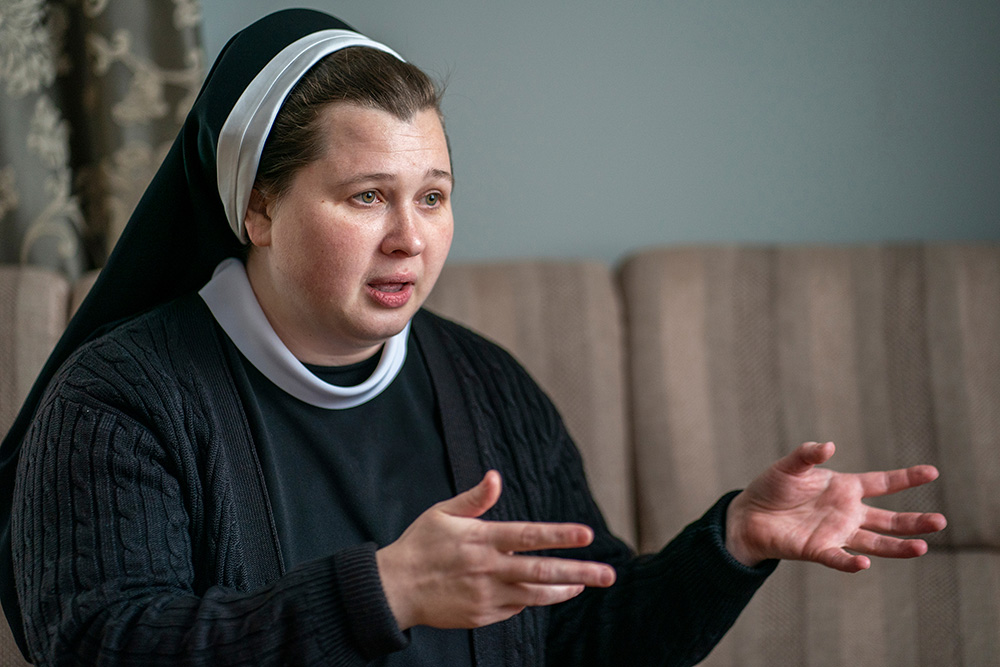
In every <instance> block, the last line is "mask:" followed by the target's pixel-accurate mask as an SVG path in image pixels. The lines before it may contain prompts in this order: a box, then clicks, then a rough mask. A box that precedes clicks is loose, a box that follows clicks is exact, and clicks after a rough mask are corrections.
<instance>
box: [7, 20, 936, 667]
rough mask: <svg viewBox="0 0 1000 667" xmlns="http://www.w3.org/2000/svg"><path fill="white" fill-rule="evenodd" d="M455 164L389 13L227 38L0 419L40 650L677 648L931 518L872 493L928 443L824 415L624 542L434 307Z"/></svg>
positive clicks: (228, 659)
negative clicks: (815, 571)
mask: <svg viewBox="0 0 1000 667" xmlns="http://www.w3.org/2000/svg"><path fill="white" fill-rule="evenodd" d="M452 185H453V179H452V175H451V165H450V158H449V154H448V149H447V142H446V139H445V135H444V130H443V126H442V123H441V118H440V112H439V108H438V95H437V93H436V92H435V91H434V88H433V86H432V85H431V84H430V83H429V81H427V79H426V77H425V76H424V75H423V74H422V73H420V72H419V70H416V68H413V67H412V66H409V65H406V64H405V63H403V62H402V61H400V60H399V59H398V57H397V56H395V54H393V53H392V52H391V51H390V50H388V49H387V48H386V47H385V46H383V45H380V44H377V43H374V42H371V41H370V40H367V39H366V38H364V37H362V36H360V35H357V34H356V33H353V32H347V28H346V26H344V25H343V24H341V23H340V22H338V21H336V20H335V19H332V18H330V17H328V16H325V15H323V14H320V13H317V12H311V11H304V10H296V11H287V12H279V13H277V14H273V15H271V16H269V17H267V18H265V19H262V20H261V21H259V22H258V23H256V24H254V25H252V26H250V27H249V28H247V29H246V30H244V31H243V32H241V33H240V34H239V35H237V36H236V37H235V38H234V39H233V40H232V41H231V42H230V43H229V44H228V45H227V47H226V49H225V50H224V51H223V53H222V55H221V56H220V58H219V60H218V61H217V62H216V64H215V66H214V67H213V69H212V71H211V72H210V74H209V76H208V79H207V81H206V83H205V86H204V88H203V90H202V93H201V95H200V96H199V99H198V101H197V102H196V104H195V106H194V108H193V110H192V112H191V115H190V116H189V118H188V120H187V121H186V123H185V126H184V128H183V129H182V131H181V133H180V136H179V137H178V140H177V142H176V144H175V145H174V147H173V150H172V151H171V153H170V155H168V157H167V159H166V160H165V162H164V165H163V167H162V168H161V170H160V172H159V173H158V174H157V176H156V178H155V179H154V181H153V183H152V184H151V186H150V188H149V190H148V191H147V193H146V195H145V197H144V198H143V200H142V201H141V202H140V204H139V206H138V208H137V210H136V212H135V214H134V215H133V218H132V221H131V222H130V224H129V227H128V228H127V229H126V231H125V233H124V234H123V236H122V239H121V241H120V242H119V245H118V247H117V248H116V251H115V254H114V255H113V257H112V258H111V260H110V261H109V263H108V266H107V267H106V268H105V270H104V271H103V272H102V275H101V279H100V281H99V282H98V284H97V285H95V287H94V289H93V291H92V292H91V295H90V296H89V297H88V300H87V301H86V302H85V304H84V306H83V307H82V308H81V311H80V313H79V314H78V315H77V316H76V317H75V318H74V320H73V322H72V323H71V325H70V327H69V329H68V331H67V333H66V335H65V336H64V338H63V340H62V341H61V342H60V345H59V346H58V347H57V349H56V351H55V352H54V353H53V357H52V359H50V361H49V364H48V365H47V367H46V369H45V370H44V371H43V374H42V376H41V377H40V378H39V381H38V383H37V386H36V389H35V391H33V393H32V395H31V397H29V400H28V402H27V403H26V405H25V407H24V408H23V410H22V414H21V415H20V417H19V420H18V422H17V423H16V424H15V427H14V428H13V429H12V431H11V433H10V434H9V435H8V437H7V440H6V441H5V443H4V447H3V461H4V470H3V475H4V480H5V481H6V480H13V479H14V478H15V473H14V462H15V461H16V450H17V448H18V447H21V449H22V451H21V453H20V460H19V463H17V464H16V489H15V492H14V498H13V505H12V511H11V531H10V533H9V534H10V536H11V537H10V540H11V544H10V549H12V553H13V574H14V579H15V580H16V583H17V587H18V594H19V597H20V600H21V611H20V615H21V616H23V619H24V631H25V632H24V635H25V638H26V641H27V645H28V646H29V647H30V651H31V653H32V655H33V657H34V658H35V659H36V661H38V662H41V663H56V662H59V663H63V662H72V661H74V660H76V661H79V662H83V663H89V662H95V661H97V660H98V659H100V660H101V661H103V662H107V663H109V664H116V663H119V662H121V663H135V662H139V661H142V662H143V663H147V664H157V663H164V664H187V663H191V664H212V665H219V664H230V663H234V664H235V663H252V664H262V663H282V664H283V663H291V664H366V663H368V662H375V663H376V664H387V665H388V664H400V665H402V664H405V665H420V664H428V665H440V664H448V665H462V664H469V665H471V664H477V665H493V664H496V665H501V664H503V665H506V664H525V665H534V664H543V663H545V662H548V663H550V664H601V665H604V664H612V663H620V664H649V663H667V664H685V663H690V662H693V661H697V660H699V659H701V657H703V656H704V655H705V654H706V653H707V652H708V650H710V649H711V647H712V646H713V645H714V644H715V643H716V642H717V641H718V639H719V638H721V636H722V634H723V633H724V632H725V630H726V629H727V628H728V627H729V626H730V625H731V624H732V622H733V621H734V620H735V617H736V615H737V614H738V613H739V611H740V610H741V609H742V608H743V606H744V605H745V604H746V602H747V601H748V600H749V599H750V597H751V595H752V594H753V592H754V591H755V590H756V588H757V586H759V585H760V584H761V583H762V582H763V580H764V579H765V578H766V576H767V574H768V573H769V572H770V571H771V570H772V569H773V568H774V566H775V562H774V560H773V559H776V558H807V559H811V560H817V561H819V562H823V563H825V564H827V565H830V566H833V567H837V568H839V569H844V570H857V569H861V568H863V567H866V566H867V564H868V562H867V559H866V558H865V557H863V556H852V555H850V554H848V553H847V552H846V551H844V547H849V548H853V549H857V550H860V551H863V552H865V553H871V554H875V555H883V556H899V557H902V556H913V555H919V554H921V553H923V552H924V551H925V550H926V545H925V544H924V543H923V542H922V541H919V540H900V539H896V538H890V537H884V536H877V535H876V534H875V533H873V532H871V531H879V532H886V533H888V532H891V533H893V534H895V535H911V534H916V533H920V532H929V531H931V530H937V529H940V528H941V527H943V517H941V516H940V515H916V514H895V513H889V512H881V511H878V510H870V509H867V508H865V506H864V505H862V504H861V502H860V500H861V498H862V497H863V496H865V495H872V494H873V493H876V492H877V493H889V492H893V491H897V490H901V489H904V488H908V487H911V486H914V485H916V484H920V483H923V482H926V481H930V480H931V479H933V477H934V476H936V471H934V470H933V469H932V468H929V467H915V468H910V469H907V470H905V471H895V472H892V473H868V474H866V475H836V474H835V473H831V472H829V471H822V470H819V469H816V468H814V465H815V464H818V463H822V462H824V461H826V460H827V459H828V458H829V457H830V456H831V455H832V449H833V448H832V444H830V443H826V444H816V443H810V444H807V445H804V446H803V447H802V448H800V449H799V450H797V451H796V452H795V453H794V454H792V455H790V456H789V457H787V458H786V459H782V460H781V461H779V462H778V463H777V464H775V465H774V466H773V467H772V468H771V469H769V470H768V471H767V472H766V473H765V474H764V475H762V476H761V477H760V478H758V480H756V481H755V482H754V483H753V484H751V486H750V487H749V488H748V489H747V490H746V491H744V492H743V493H741V494H738V495H737V494H729V495H727V496H726V497H725V498H723V499H721V500H720V501H719V502H718V503H717V504H716V505H715V506H714V507H713V508H711V509H710V510H709V512H708V513H707V514H706V515H705V516H704V517H703V518H702V519H700V520H699V521H697V522H695V523H693V524H691V526H689V527H688V528H687V529H685V530H684V531H683V532H682V533H681V535H679V536H678V537H677V538H676V539H675V540H674V541H672V542H671V544H670V545H668V546H667V547H665V548H664V549H663V550H662V551H661V552H660V553H658V554H655V555H651V556H645V557H642V558H635V557H633V555H632V554H631V553H630V552H629V551H628V549H627V548H626V547H625V546H624V545H623V544H622V543H621V542H620V541H619V540H617V539H616V538H614V537H613V536H612V535H610V533H609V532H608V530H607V528H606V526H605V525H604V522H603V520H602V518H601V516H600V513H599V511H598V510H597V508H596V506H595V505H594V503H593V500H592V499H591V497H590V493H589V491H588V489H587V486H586V481H585V479H584V476H583V472H582V466H581V464H580V460H579V456H578V454H577V452H576V450H575V448H574V447H573V445H572V443H571V441H570V439H569V437H568V435H567V434H566V432H565V429H564V428H563V426H562V424H561V421H560V419H559V417H558V415H557V413H556V411H555V410H554V408H553V407H552V405H551V404H550V403H549V402H548V400H547V399H546V398H545V396H544V395H543V394H542V393H541V392H540V391H539V390H538V388H537V387H536V386H535V385H534V383H533V382H532V381H531V380H530V378H528V376H527V375H526V374H525V373H524V371H523V370H522V369H521V368H520V367H519V366H518V365H517V364H516V363H515V362H514V361H513V360H512V359H511V358H510V357H509V356H508V355H506V354H505V353H503V352H502V351H500V350H498V349H497V348H496V347H495V346H493V345H491V344H489V343H487V342H485V341H483V340H482V339H480V338H478V337H476V336H475V335H473V334H471V333H470V332H468V331H466V330H464V329H462V328H461V327H458V326H456V325H454V324H451V323H449V322H446V321H444V320H441V319H439V318H437V317H435V316H433V315H431V314H429V313H427V312H425V311H422V310H420V306H421V304H422V303H423V300H424V299H425V298H426V296H427V294H428V293H429V292H430V290H431V288H432V287H433V284H434V281H435V280H436V278H437V275H438V272H439V271H440V269H441V266H442V264H443V262H444V260H445V257H446V255H447V251H448V247H449V245H450V240H451V232H452V216H451V206H450V199H451V190H452ZM496 471H499V474H498V472H496ZM501 475H502V478H503V484H504V486H505V489H504V490H503V491H501ZM4 488H9V486H5V487H4ZM460 491H461V493H459V492H460ZM456 494H457V495H456ZM3 502H4V503H8V502H10V499H9V498H8V497H7V496H6V495H5V496H4V501H3ZM820 505H824V506H826V507H832V508H833V511H827V512H825V513H823V514H822V516H821V515H820V512H819V511H818V509H817V508H818V507H819V506H820ZM0 509H6V508H0ZM487 518H488V519H491V520H490V521H486V520H484V519H487ZM539 550H544V551H546V554H545V555H544V556H542V555H537V554H535V555H530V554H524V553H522V552H526V551H539ZM7 555H8V548H7V546H6V545H5V547H4V557H7ZM616 579H617V581H616ZM5 580H6V579H5ZM613 583H614V584H615V585H613V586H612V584H613ZM13 602H16V601H13V600H12V599H11V598H10V592H9V590H8V591H6V592H5V599H4V606H5V609H6V610H7V613H8V616H9V617H11V616H13V620H14V622H13V623H12V626H15V630H18V629H19V626H18V624H17V623H16V621H17V620H18V617H17V616H16V615H15V614H14V613H13V612H12V610H14V612H16V606H15V605H14V604H12V603H13ZM470 629H471V630H470Z"/></svg>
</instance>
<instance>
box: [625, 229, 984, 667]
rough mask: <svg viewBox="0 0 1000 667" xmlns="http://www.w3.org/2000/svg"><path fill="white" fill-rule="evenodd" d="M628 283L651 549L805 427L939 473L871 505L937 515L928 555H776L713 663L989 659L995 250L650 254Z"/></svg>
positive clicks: (843, 459)
mask: <svg viewBox="0 0 1000 667" xmlns="http://www.w3.org/2000/svg"><path fill="white" fill-rule="evenodd" d="M621 283H622V289H623V293H624V304H625V313H626V326H627V336H628V341H629V348H630V351H631V352H630V355H631V356H630V370H631V373H630V385H631V396H632V419H633V425H634V430H633V434H634V435H633V443H634V451H635V460H636V487H637V488H636V496H637V512H638V515H639V517H638V520H639V544H640V547H641V549H642V550H652V549H655V548H658V547H659V546H660V545H661V544H663V542H665V541H666V540H667V539H669V537H671V536H672V535H673V534H674V533H676V532H677V531H678V530H679V529H680V528H681V527H682V526H683V525H684V524H685V523H687V522H688V521H690V520H691V519H693V518H694V517H696V516H698V515H699V514H700V513H701V512H702V511H704V508H706V507H708V506H709V504H710V503H711V502H712V501H713V500H714V499H715V498H716V497H718V496H719V495H720V494H721V493H723V492H724V491H726V490H729V489H733V488H739V487H741V486H744V485H745V484H746V483H747V482H748V481H749V480H750V479H751V478H752V476H753V475H755V474H756V473H758V472H759V471H761V470H762V469H763V468H764V467H765V466H767V465H768V464H769V463H770V462H771V461H773V460H774V459H776V458H778V457H780V456H782V455H784V454H786V453H787V452H788V451H790V450H791V449H792V448H794V447H795V446H797V445H798V444H799V443H800V442H802V441H807V440H819V441H822V440H833V441H835V442H836V443H837V445H838V449H837V454H836V455H835V457H834V459H833V461H832V462H831V464H830V465H831V467H833V468H835V469H838V470H845V471H860V470H865V469H874V468H894V467H901V466H906V465H911V464H915V463H933V464H935V465H937V466H938V467H939V468H940V470H941V472H942V476H941V479H939V480H938V481H937V482H935V483H934V484H931V485H928V486H926V487H922V488H919V489H914V490H911V491H908V492H906V493H904V494H900V497H898V498H896V497H893V498H886V499H874V500H873V501H872V502H873V504H877V505H882V506H886V507H890V508H902V507H906V508H908V509H915V510H939V511H943V512H945V513H946V514H947V516H948V518H949V526H948V528H947V529H946V530H945V531H944V532H943V533H941V534H939V535H935V536H932V537H931V538H930V539H929V541H930V542H931V549H932V552H931V554H929V555H928V556H925V557H924V558H921V559H916V560H912V561H894V562H887V561H880V560H876V561H875V563H874V565H873V568H872V570H871V571H869V572H863V573H859V574H855V575H846V574H842V573H839V572H833V571H830V570H826V569H825V568H822V567H820V566H817V565H812V564H808V565H805V564H801V563H783V564H781V566H780V567H779V568H778V570H777V572H776V573H775V575H774V577H773V579H772V580H771V581H769V582H768V583H767V584H766V585H765V586H764V587H763V588H762V589H761V591H760V592H758V594H757V597H756V598H755V599H754V601H753V602H752V603H751V605H750V607H749V608H748V609H747V610H746V612H745V613H744V614H743V616H741V618H740V620H739V621H738V622H737V623H736V625H735V626H734V628H733V630H732V631H731V632H730V634H729V635H728V636H727V637H726V638H725V639H724V640H723V642H722V643H721V644H720V645H719V647H718V648H717V649H716V650H715V652H713V654H712V655H711V656H709V658H708V660H706V661H705V663H704V664H706V665H734V664H739V665H778V664H780V665H786V664H787V665H792V664H796V665H798V664H824V665H855V664H865V665H869V664H870V665H875V664H877V665H914V664H926V665H953V664H986V663H988V662H990V661H992V660H994V659H995V657H996V655H997V654H998V652H1000V609H998V604H1000V603H998V601H1000V551H998V547H1000V520H998V518H997V517H1000V494H998V493H997V489H998V488H1000V455H998V452H1000V246H996V245H987V246H961V245H947V244H941V245H927V246H897V247H892V246H881V247H839V248H830V247H826V248H814V247H711V248H706V247H691V248H678V249H663V250H650V251H647V252H643V253H640V254H638V255H636V256H634V257H632V258H630V259H629V260H627V261H626V262H625V263H624V265H623V267H622V271H621ZM651 286H655V289H651ZM980 661H982V662H980Z"/></svg>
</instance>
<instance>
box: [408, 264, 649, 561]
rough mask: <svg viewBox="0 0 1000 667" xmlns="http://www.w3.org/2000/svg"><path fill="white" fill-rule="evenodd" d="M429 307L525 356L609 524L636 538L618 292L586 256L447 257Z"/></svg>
mask: <svg viewBox="0 0 1000 667" xmlns="http://www.w3.org/2000/svg"><path fill="white" fill-rule="evenodd" d="M427 306H428V308H429V309H431V310H433V311H434V312H437V313H439V314H441V315H444V316H445V317H449V318H451V319H454V320H456V321H457V322H459V323H461V324H464V325H465V326H468V327H469V328H471V329H473V330H475V331H477V332H479V333H481V334H483V335H485V336H486V337H487V338H490V339H491V340H493V341H495V342H497V343H499V344H500V345H502V346H503V347H505V348H506V349H507V350H508V351H510V352H511V353H512V354H513V355H514V356H515V357H517V358H518V360H519V361H520V362H521V363H522V364H524V366H525V367H526V368H527V369H528V371H529V372H530V373H531V374H532V376H533V377H534V378H535V379H536V380H537V381H538V383H539V385H540V386H541V387H542V388H543V389H544V390H545V391H546V392H547V393H548V394H549V396H550V397H551V398H552V401H553V402H554V403H555V405H556V406H557V407H558V408H559V411H560V413H561V414H562V417H563V420H564V422H565V423H566V427H567V429H568V430H569V432H570V434H571V435H572V436H573V439H574V440H575V441H576V444H577V446H578V447H579V448H580V452H581V455H582V456H583V460H584V466H585V468H586V471H587V479H588V481H589V483H590V487H591V490H592V491H593V493H594V497H595V499H596V500H597V502H598V504H599V505H600V506H601V509H602V511H603V512H604V516H605V518H606V519H607V522H608V525H609V526H610V527H611V529H612V530H613V531H614V532H615V534H617V535H619V536H620V537H622V538H623V539H625V540H626V541H627V542H629V543H631V544H633V545H634V544H635V511H634V508H633V488H632V459H631V450H630V448H629V444H628V442H629V441H628V430H627V427H626V421H625V420H626V415H625V400H626V399H625V377H624V370H625V360H624V356H623V344H624V341H623V333H622V328H621V311H620V307H619V298H618V294H617V289H616V286H615V284H614V277H613V274H612V273H611V271H610V269H609V268H608V267H607V266H606V265H604V264H602V263H600V262H593V261H511V262H503V263H494V264H475V265H473V264H448V265H447V266H445V269H444V271H443V272H442V274H441V277H440V279H439V280H438V283H437V286H436V287H435V288H434V291H433V293H432V294H431V296H430V298H429V299H428V301H427Z"/></svg>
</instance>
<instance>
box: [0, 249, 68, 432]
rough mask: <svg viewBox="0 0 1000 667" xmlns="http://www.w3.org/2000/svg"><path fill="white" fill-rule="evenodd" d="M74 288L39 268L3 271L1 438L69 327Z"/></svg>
mask: <svg viewBox="0 0 1000 667" xmlns="http://www.w3.org/2000/svg"><path fill="white" fill-rule="evenodd" d="M69 289H70V288H69V283H68V282H67V281H66V279H65V278H62V277H61V276H59V275H57V274H55V273H50V272H48V271H45V270H42V269H37V268H33V267H16V266H0V341H3V343H2V345H0V433H6V432H7V429H8V428H10V425H11V423H12V422H13V421H14V417H15V416H16V415H17V411H18V410H19V409H20V407H21V402H22V401H23V400H24V398H25V396H27V394H28V390H29V389H31V385H32V384H33V383H34V381H35V377H36V376H37V375H38V371H40V370H41V368H42V365H43V364H44V363H45V360H46V359H47V358H48V356H49V352H51V351H52V348H53V347H54V346H55V344H56V341H57V340H59V336H60V335H61V334H62V331H63V329H64V328H65V327H66V319H67V308H68V306H69Z"/></svg>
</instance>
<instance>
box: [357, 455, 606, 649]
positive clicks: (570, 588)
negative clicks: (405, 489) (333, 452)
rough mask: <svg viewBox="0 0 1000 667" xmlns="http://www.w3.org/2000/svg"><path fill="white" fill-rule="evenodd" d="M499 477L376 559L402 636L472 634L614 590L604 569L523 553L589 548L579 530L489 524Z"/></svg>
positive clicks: (437, 508)
mask: <svg viewBox="0 0 1000 667" xmlns="http://www.w3.org/2000/svg"><path fill="white" fill-rule="evenodd" d="M500 487H501V483H500V474H499V473H497V472H496V471H495V470H491V471H489V472H487V473H486V476H485V477H483V480H482V481H481V482H480V483H479V484H477V485H476V486H474V487H473V488H471V489H469V490H468V491H465V492H464V493H460V494H458V495H457V496H455V497H454V498H450V499H449V500H445V501H443V502H440V503H437V504H436V505H434V506H432V507H431V508H430V509H428V510H427V511H425V512H424V513H423V514H421V515H420V516H419V517H417V519H416V520H415V521H414V522H413V523H412V524H410V526H409V527H408V528H407V529H406V530H405V531H404V532H403V534H402V535H401V536H400V538H399V539H398V540H396V541H395V542H393V543H392V544H390V545H388V546H386V547H383V548H382V549H379V550H378V551H377V552H376V554H375V558H376V562H377V563H378V569H379V575H380V576H381V578H382V588H383V589H384V591H385V595H386V599H387V600H388V602H389V607H390V609H392V612H393V614H394V615H395V617H396V622H397V623H398V624H399V627H400V629H402V630H405V629H407V628H410V627H413V626H414V625H429V626H432V627H437V628H474V627H481V626H484V625H489V624H490V623H496V622H497V621H502V620H504V619H507V618H510V617H511V616H513V615H515V614H517V613H519V612H520V611H521V610H522V609H524V608H525V607H528V606H538V605H549V604H556V603H558V602H564V601H566V600H569V599H570V598H572V597H575V596H576V595H579V594H580V593H581V592H582V591H583V589H584V587H586V586H601V587H607V586H610V585H611V584H612V583H614V581H615V571H614V568H612V567H611V566H609V565H606V564H604V563H595V562H589V561H578V560H570V559H565V558H553V557H544V556H528V555H521V554H519V553H518V552H522V551H537V550H541V549H568V548H575V547H584V546H587V545H588V544H590V543H591V541H593V539H594V532H593V531H592V530H591V529H590V528H588V527H587V526H584V525H581V524H573V523H538V522H529V521H484V520H482V519H480V518H479V517H480V516H482V515H483V514H484V513H485V512H486V511H487V510H488V509H490V508H491V507H493V505H495V504H496V502H497V500H498V499H499V498H500Z"/></svg>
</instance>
